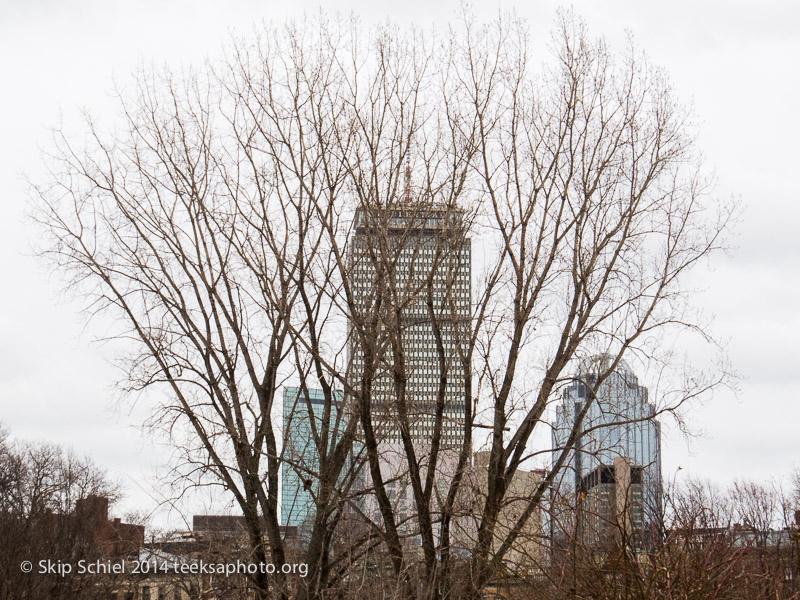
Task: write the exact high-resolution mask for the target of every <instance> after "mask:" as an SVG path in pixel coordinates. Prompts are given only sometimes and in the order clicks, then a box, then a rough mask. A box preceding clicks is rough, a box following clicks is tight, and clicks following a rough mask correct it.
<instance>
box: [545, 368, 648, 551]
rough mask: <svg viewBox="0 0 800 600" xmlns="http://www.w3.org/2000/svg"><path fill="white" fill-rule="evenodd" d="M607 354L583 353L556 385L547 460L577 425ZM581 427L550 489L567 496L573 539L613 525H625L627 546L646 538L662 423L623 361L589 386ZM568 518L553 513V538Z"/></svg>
mask: <svg viewBox="0 0 800 600" xmlns="http://www.w3.org/2000/svg"><path fill="white" fill-rule="evenodd" d="M609 361H611V357H610V356H607V355H602V356H596V357H594V358H592V359H591V360H587V361H585V362H584V364H582V365H581V367H580V370H579V373H578V375H577V377H576V378H575V380H574V381H573V382H572V384H571V385H570V386H569V387H567V388H566V389H564V390H563V392H562V398H561V402H560V404H559V406H558V407H557V408H556V422H555V427H554V428H553V448H554V461H555V460H557V458H558V456H559V454H560V452H559V450H560V449H561V448H563V447H564V446H565V444H566V442H567V439H568V438H569V436H570V434H571V432H572V431H573V430H574V429H575V428H576V427H577V418H578V415H579V414H580V412H581V409H582V408H583V407H584V406H585V405H586V402H587V399H588V398H589V393H590V392H589V390H590V388H593V387H594V386H595V383H596V382H597V379H598V376H597V374H598V373H599V372H603V371H606V370H607V369H608V366H609V364H610V362H609ZM587 386H589V387H587ZM580 431H581V433H580V435H579V436H578V438H577V440H576V441H575V444H574V446H573V450H572V451H571V452H570V454H569V460H568V464H567V468H566V469H565V470H564V473H565V475H564V477H563V479H562V481H561V483H560V484H559V485H557V486H556V487H555V490H554V495H558V496H560V497H561V498H562V499H568V500H571V502H567V504H570V503H571V504H572V507H571V508H572V509H574V510H576V511H577V514H578V515H579V518H578V520H577V529H578V531H577V534H575V535H577V537H578V538H579V539H578V541H579V542H581V543H583V544H584V545H585V544H588V545H590V546H592V545H595V544H596V543H599V542H602V541H607V540H610V539H611V536H610V532H611V531H612V530H613V531H616V532H620V533H624V534H625V536H626V538H627V543H629V544H633V546H634V548H642V547H644V546H646V545H647V544H648V539H649V532H650V528H651V524H652V520H653V515H654V514H655V511H656V510H657V507H658V505H659V502H660V493H661V430H660V425H659V423H658V421H657V420H656V419H655V407H654V405H653V404H652V403H650V402H649V400H648V392H647V388H646V387H644V386H641V385H639V381H638V379H637V377H636V375H634V373H633V371H632V370H631V369H630V367H629V366H628V365H627V363H625V362H624V361H621V362H620V363H619V365H618V366H617V368H616V369H615V370H614V371H613V372H612V373H611V374H610V375H609V377H608V378H607V379H605V380H604V381H603V383H602V384H600V386H599V388H598V389H597V390H596V398H595V400H594V401H592V402H590V405H589V407H588V410H587V412H586V415H585V417H584V419H583V422H582V424H581V425H580ZM567 522H569V519H562V520H561V523H560V524H556V522H555V521H554V532H553V535H554V538H558V537H559V536H561V537H564V536H565V535H566V531H565V526H564V524H565V523H567ZM554 541H555V542H556V545H559V540H557V539H556V540H554ZM562 541H563V540H562Z"/></svg>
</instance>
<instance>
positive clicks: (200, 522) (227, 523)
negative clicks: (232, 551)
mask: <svg viewBox="0 0 800 600" xmlns="http://www.w3.org/2000/svg"><path fill="white" fill-rule="evenodd" d="M262 521H263V518H262ZM262 525H263V526H262V530H263V532H264V536H265V537H266V535H267V533H266V523H263V522H262ZM192 533H193V537H194V539H195V540H197V541H198V542H209V541H210V542H214V541H219V540H226V539H232V538H242V539H244V538H246V537H247V535H248V529H247V519H245V517H244V516H242V515H194V516H193V517H192ZM280 533H281V536H282V537H283V539H284V540H285V541H292V540H294V539H295V538H297V527H293V526H284V525H281V526H280Z"/></svg>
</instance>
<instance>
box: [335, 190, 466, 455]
mask: <svg viewBox="0 0 800 600" xmlns="http://www.w3.org/2000/svg"><path fill="white" fill-rule="evenodd" d="M409 177H410V175H409ZM463 219H464V213H463V211H460V210H457V209H451V208H446V207H439V206H437V205H434V204H432V203H424V202H416V201H414V200H412V199H411V197H410V194H407V196H406V201H405V202H398V203H395V204H393V205H390V206H389V207H387V208H376V209H371V210H365V209H359V210H357V211H356V215H355V228H354V234H353V236H352V239H351V251H350V255H349V266H348V268H349V270H350V274H351V281H352V290H353V297H354V298H353V299H354V305H355V306H354V309H355V310H354V312H355V313H357V314H359V313H360V314H363V315H370V314H371V313H372V312H373V311H374V310H377V309H376V308H375V307H376V303H377V302H380V303H381V306H382V307H383V308H382V309H380V310H383V311H384V314H385V318H386V319H387V324H386V326H387V327H395V328H398V330H399V331H400V332H401V343H402V350H403V355H404V361H405V373H404V376H405V378H406V382H407V385H406V404H407V406H408V413H409V422H410V434H411V438H412V440H413V441H414V442H419V443H421V444H425V443H430V439H431V437H432V435H433V431H434V415H435V411H436V404H437V397H438V391H439V383H440V379H441V375H442V373H441V368H440V365H439V353H438V350H437V338H436V332H435V328H434V324H433V321H432V319H431V314H430V309H429V307H428V304H427V301H428V286H429V283H430V288H431V289H430V292H431V297H432V299H433V314H434V315H435V317H436V321H437V323H438V325H439V330H440V334H441V343H442V346H443V349H444V357H445V373H446V375H447V382H446V384H445V393H444V396H445V405H444V414H443V421H442V438H441V442H442V447H444V448H448V447H450V448H453V447H460V443H461V441H462V440H463V435H464V412H465V408H464V405H465V398H464V390H465V387H464V378H465V377H469V376H471V373H470V372H469V371H470V370H469V369H466V370H465V369H464V366H463V364H462V362H461V361H460V359H459V354H458V350H457V341H458V338H459V336H464V335H467V334H468V332H469V329H470V327H469V324H470V319H471V299H470V298H471V264H472V261H471V244H470V239H469V238H468V237H465V235H464V233H465V232H464V223H463ZM376 265H379V266H380V267H381V268H383V269H388V272H389V280H386V279H385V278H383V279H382V278H379V277H378V276H377V273H376ZM391 307H398V308H399V309H400V313H399V319H400V322H399V323H396V322H394V321H393V319H395V318H396V315H395V314H394V311H393V310H388V311H387V310H386V308H390V309H391ZM380 310H379V311H378V312H380ZM352 327H353V325H352V323H351V329H352ZM392 362H393V359H392V352H391V350H386V351H385V356H383V357H382V360H381V367H380V372H379V373H378V376H377V377H376V379H375V381H374V382H373V385H372V406H373V407H375V412H374V413H373V414H374V415H379V416H381V417H383V419H382V422H381V423H380V424H379V427H378V435H379V436H380V439H379V441H381V442H387V443H398V442H400V433H399V431H400V430H399V427H398V426H397V422H396V420H395V419H396V415H397V413H396V407H397V391H396V389H395V382H394V380H393V378H392V373H391V368H392V366H391V365H392ZM363 371H364V357H363V355H362V353H361V351H360V348H359V347H358V344H354V345H353V347H352V351H351V356H350V378H351V380H353V381H354V382H356V381H358V379H359V378H360V377H361V376H362V373H363ZM377 420H379V419H376V421H377Z"/></svg>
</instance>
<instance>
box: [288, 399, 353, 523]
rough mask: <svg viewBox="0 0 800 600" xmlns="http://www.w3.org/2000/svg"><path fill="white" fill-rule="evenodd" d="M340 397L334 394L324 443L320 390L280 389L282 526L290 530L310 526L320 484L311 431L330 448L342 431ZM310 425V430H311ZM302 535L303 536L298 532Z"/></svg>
mask: <svg viewBox="0 0 800 600" xmlns="http://www.w3.org/2000/svg"><path fill="white" fill-rule="evenodd" d="M342 399H343V395H342V393H341V392H334V393H333V402H332V406H331V407H330V411H331V412H330V421H329V423H330V424H329V432H330V433H329V434H328V439H326V440H323V428H322V423H323V413H324V410H325V395H324V393H323V391H322V390H316V389H309V390H308V393H307V395H305V396H303V395H302V393H301V389H300V388H297V387H286V388H284V389H283V427H284V448H283V464H282V466H281V523H282V524H283V525H285V526H289V527H299V528H300V529H301V532H302V531H303V528H304V527H308V526H310V523H309V519H313V517H314V515H315V514H316V506H317V504H316V501H315V496H316V493H317V489H318V485H319V449H318V447H317V442H316V441H315V436H314V430H315V429H316V431H317V436H319V439H320V441H321V442H323V443H325V444H326V445H327V447H328V448H331V447H332V446H333V445H334V444H335V443H336V442H337V441H338V440H339V436H340V434H341V432H342V431H343V429H344V426H345V424H344V422H343V419H342V414H341V412H340V409H341V407H342ZM312 422H313V427H312ZM301 535H302V533H301Z"/></svg>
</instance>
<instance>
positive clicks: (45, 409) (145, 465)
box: [0, 0, 800, 513]
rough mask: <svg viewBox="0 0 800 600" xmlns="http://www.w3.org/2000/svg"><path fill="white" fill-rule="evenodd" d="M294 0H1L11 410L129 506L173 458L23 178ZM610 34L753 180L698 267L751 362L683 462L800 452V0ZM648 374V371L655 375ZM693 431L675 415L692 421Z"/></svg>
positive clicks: (2, 218)
mask: <svg viewBox="0 0 800 600" xmlns="http://www.w3.org/2000/svg"><path fill="white" fill-rule="evenodd" d="M318 6H319V5H318V4H316V3H311V2H305V1H302V0H296V1H294V2H274V0H273V1H272V2H270V1H262V2H256V1H252V2H248V1H245V0H228V1H227V2H211V1H193V2H169V1H155V0H143V1H140V2H133V1H128V2H124V1H121V0H118V1H111V0H97V1H94V2H92V1H88V0H86V1H68V0H27V1H21V0H20V1H14V0H0V56H2V59H1V60H0V89H2V92H0V190H2V196H1V197H2V209H0V282H2V289H3V291H2V293H0V342H1V343H0V421H3V422H4V424H5V426H6V427H8V428H9V429H10V430H11V432H12V434H13V435H14V436H15V437H18V438H24V439H40V440H47V441H52V442H56V443H60V444H63V445H65V446H70V447H72V448H74V449H75V450H76V451H77V452H79V453H82V454H87V455H89V456H91V457H92V458H93V459H94V460H95V462H96V463H98V464H99V465H101V466H102V467H104V468H106V469H107V470H108V472H109V473H110V474H111V475H112V476H113V477H119V478H121V479H122V482H123V484H124V486H125V488H126V493H127V499H126V500H125V501H123V502H122V503H121V504H120V506H119V507H118V509H117V512H118V513H122V512H124V511H127V510H131V509H134V508H138V509H140V510H147V509H149V508H150V507H151V506H152V504H153V502H152V501H151V500H150V499H149V498H148V496H147V493H146V492H145V490H147V489H149V488H150V486H151V479H152V474H153V472H154V471H155V469H156V467H157V466H158V465H160V464H163V462H164V460H165V457H166V456H167V450H166V449H165V448H158V447H156V446H155V445H154V443H153V442H152V440H150V439H148V438H146V437H144V436H143V435H142V434H141V433H140V432H139V430H138V428H137V424H138V422H139V420H140V418H141V414H140V413H141V412H142V411H141V410H139V411H138V412H137V411H136V410H133V412H132V414H131V413H130V410H129V408H127V407H123V408H122V409H120V408H119V405H116V404H115V403H114V400H115V393H114V391H113V382H114V381H115V379H116V378H117V376H118V372H117V371H116V370H115V369H114V367H113V366H112V365H111V364H110V360H111V358H112V349H111V348H110V347H109V346H108V345H106V346H104V345H101V344H97V343H94V342H93V340H95V339H96V338H97V337H98V336H101V335H102V334H103V331H102V330H101V329H100V327H101V325H102V324H97V325H92V326H90V327H89V328H86V327H85V324H84V322H83V317H82V316H81V314H80V304H79V303H78V302H68V301H66V300H65V299H64V298H63V297H62V296H60V295H59V288H58V285H57V281H56V278H55V277H53V276H52V275H51V274H50V273H48V272H47V271H46V269H45V268H44V267H43V265H42V264H41V263H40V262H39V261H38V260H37V259H35V258H33V257H32V256H31V251H30V247H31V244H32V242H33V241H34V239H35V236H36V231H35V228H34V227H33V226H32V224H30V223H29V222H28V221H27V220H26V219H25V216H24V215H25V212H26V203H27V201H28V196H27V193H26V189H25V185H24V182H23V179H22V177H21V174H22V173H27V174H28V175H30V176H31V177H32V178H34V179H36V178H37V176H39V175H40V173H41V160H40V149H41V148H47V147H48V144H49V134H48V130H47V128H48V127H50V126H53V125H56V124H58V122H59V119H60V118H61V115H63V118H64V120H65V122H66V123H67V124H69V123H70V122H72V121H73V120H74V119H75V117H76V115H77V113H78V110H79V108H82V107H85V108H87V109H89V110H90V111H92V112H93V113H95V114H97V115H99V116H100V117H101V118H102V117H103V116H104V115H107V114H109V113H110V112H112V111H113V106H114V105H113V100H112V91H113V80H114V79H116V80H117V81H118V82H120V83H122V84H124V83H125V82H126V81H128V77H129V74H130V73H131V72H132V71H133V70H134V69H135V68H136V66H137V65H138V64H140V63H144V64H146V65H150V64H155V65H158V64H162V63H167V64H169V65H170V66H172V67H175V68H179V67H180V66H182V65H186V64H188V63H190V62H192V61H199V60H202V58H203V57H204V56H207V55H212V56H214V55H218V54H219V51H220V47H221V44H222V43H223V41H224V40H225V38H226V36H227V35H228V32H229V31H230V30H231V29H235V30H236V31H238V32H242V33H246V32H249V31H251V30H252V27H253V26H254V25H255V24H257V23H259V22H261V21H262V20H267V21H269V20H273V21H274V22H276V23H280V22H282V21H283V20H284V19H285V18H287V17H299V16H301V15H302V13H303V11H308V12H312V13H313V12H315V11H316V10H317V8H318ZM457 6H458V4H457V3H456V2H440V3H437V2H431V1H430V0H428V1H421V0H403V1H402V2H398V1H391V2H383V3H373V2H366V1H363V0H362V1H361V2H358V1H356V0H351V1H350V2H349V3H348V2H345V1H343V0H338V1H337V2H333V3H328V4H326V5H325V9H326V10H327V11H329V12H334V11H337V10H338V11H341V12H344V13H348V14H349V13H350V12H353V13H355V14H358V15H360V16H361V17H362V18H363V20H364V22H365V24H368V23H370V22H371V21H374V20H383V19H385V18H386V17H390V18H391V19H393V20H395V21H399V22H401V23H407V22H412V21H413V22H415V23H417V24H418V25H420V26H423V27H428V26H429V25H430V24H431V23H433V22H435V23H437V25H438V26H439V27H441V26H442V24H444V23H446V22H447V20H449V19H452V18H453V15H454V11H455V10H456V8H457ZM558 6H559V3H555V2H526V3H522V2H520V3H517V4H514V3H503V4H500V5H498V4H496V3H488V2H487V3H486V4H482V5H480V6H475V7H474V10H475V12H476V13H477V14H478V15H480V16H483V17H487V18H490V17H492V16H493V15H494V14H496V12H497V10H498V7H503V8H515V9H516V11H517V12H518V14H520V15H521V16H524V17H526V18H527V19H528V21H529V22H530V24H531V27H532V30H533V32H534V34H535V35H539V36H546V35H547V31H548V29H549V28H550V26H551V25H552V23H553V21H554V19H555V11H556V8H557V7H558ZM573 6H574V8H575V10H576V12H577V13H578V14H579V15H582V16H583V17H584V18H585V19H586V20H587V22H588V25H589V32H590V35H593V36H598V35H603V36H605V37H606V38H607V39H608V40H609V41H610V42H611V43H612V45H613V46H614V47H616V48H620V47H621V45H622V43H623V41H624V35H625V34H624V32H625V30H629V31H631V32H632V33H633V34H634V36H635V38H636V40H637V41H638V43H639V45H640V46H641V47H642V48H643V49H644V50H645V51H646V52H647V53H648V54H649V56H650V59H651V61H652V62H653V63H656V64H659V65H662V66H663V67H665V68H666V70H667V72H668V73H669V75H670V77H671V79H672V81H673V84H674V87H675V90H676V92H677V94H678V96H679V98H680V99H682V100H684V101H686V102H693V104H694V107H695V112H696V114H697V117H698V121H699V124H700V135H699V140H698V142H699V147H700V148H701V149H702V150H703V152H704V154H705V157H706V163H707V165H708V167H709V168H710V169H711V170H713V171H714V172H715V173H716V176H717V179H718V188H717V194H718V195H720V196H721V197H724V198H728V197H730V196H732V195H735V196H740V197H741V198H742V200H743V201H744V203H745V206H746V210H745V213H744V216H743V218H742V221H741V223H740V224H739V226H738V231H739V234H740V235H739V237H738V238H737V240H736V245H737V246H738V248H737V249H736V250H735V251H733V252H732V253H731V256H730V257H724V256H721V255H720V256H718V257H717V259H716V260H715V261H714V264H713V265H712V269H711V270H709V271H708V272H703V273H701V274H700V276H699V277H698V280H699V281H700V282H701V285H702V286H703V287H705V288H706V291H705V292H704V293H702V294H701V295H699V296H698V297H697V303H698V304H700V306H702V308H703V309H704V310H705V311H706V312H707V313H708V314H711V315H714V317H715V320H714V325H713V331H714V332H715V334H716V335H717V336H718V337H719V338H721V339H724V340H727V341H728V350H729V353H730V357H731V359H732V361H733V364H734V367H735V368H736V370H737V371H738V372H739V373H740V375H741V376H742V380H741V382H740V394H739V397H738V398H736V397H735V396H734V395H733V394H731V393H728V392H721V393H719V394H718V395H717V396H716V397H715V398H714V399H713V400H711V401H709V402H708V403H706V404H705V405H703V406H697V407H695V409H694V410H693V411H692V412H691V413H690V420H691V425H692V426H693V427H694V428H696V429H702V430H703V431H704V432H705V435H704V436H703V437H702V438H697V439H693V440H692V441H691V443H690V445H689V446H690V447H688V448H687V444H686V443H685V441H684V440H682V438H681V437H680V435H679V434H677V432H675V431H673V430H669V431H668V432H667V435H666V437H665V439H664V476H665V477H669V478H671V477H672V476H673V475H674V473H675V470H676V469H677V467H678V466H679V465H680V466H681V467H682V468H683V470H682V471H681V474H680V477H685V476H686V474H687V473H688V474H693V475H696V476H698V477H704V478H709V479H712V480H714V481H716V482H718V483H720V484H723V485H726V484H727V483H728V482H730V481H731V480H732V479H733V478H735V477H752V478H757V479H765V478H768V477H771V476H775V477H779V476H783V475H786V474H788V473H789V471H790V470H791V469H792V467H793V466H800V444H799V443H798V441H799V440H800V352H799V351H798V349H797V347H798V337H800V336H799V335H798V334H800V316H798V315H799V314H800V313H799V312H798V307H799V306H800V277H798V276H799V275H800V272H799V271H800V270H799V269H798V267H799V266H800V236H798V235H797V232H796V230H797V222H798V220H799V219H800V207H798V192H797V189H798V187H797V186H796V185H794V180H795V179H796V177H797V173H798V171H797V170H795V169H796V165H797V164H798V163H799V162H800V151H798V146H797V141H798V140H800V118H799V117H798V112H797V111H798V108H799V106H798V98H799V97H800V68H798V64H797V62H798V59H800V5H797V4H796V3H794V2H788V1H787V2H775V1H772V2H765V1H762V2H759V3H755V2H750V3H742V2H721V1H720V2H699V1H697V0H695V1H694V2H688V1H684V0H681V1H678V2H670V3H658V4H656V3H651V2H641V1H627V2H625V1H611V2H602V3H601V2H592V1H580V2H576V3H575V4H574V5H573ZM643 383H644V384H645V385H647V384H648V382H647V381H646V380H645V381H643ZM673 429H674V428H673Z"/></svg>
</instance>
